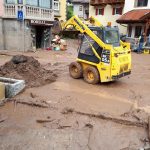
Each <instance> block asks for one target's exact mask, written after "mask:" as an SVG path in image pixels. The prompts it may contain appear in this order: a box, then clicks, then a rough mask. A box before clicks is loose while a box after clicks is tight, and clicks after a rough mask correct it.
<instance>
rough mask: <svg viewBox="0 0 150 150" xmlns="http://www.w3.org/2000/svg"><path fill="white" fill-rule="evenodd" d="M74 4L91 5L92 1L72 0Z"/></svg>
mask: <svg viewBox="0 0 150 150" xmlns="http://www.w3.org/2000/svg"><path fill="white" fill-rule="evenodd" d="M72 3H90V0H72Z"/></svg>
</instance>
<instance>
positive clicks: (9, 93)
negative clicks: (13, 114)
mask: <svg viewBox="0 0 150 150" xmlns="http://www.w3.org/2000/svg"><path fill="white" fill-rule="evenodd" d="M0 82H2V83H4V84H5V96H6V98H11V97H14V96H15V95H17V94H18V93H20V92H21V91H22V90H23V89H24V88H25V81H24V80H17V79H11V78H3V77H0Z"/></svg>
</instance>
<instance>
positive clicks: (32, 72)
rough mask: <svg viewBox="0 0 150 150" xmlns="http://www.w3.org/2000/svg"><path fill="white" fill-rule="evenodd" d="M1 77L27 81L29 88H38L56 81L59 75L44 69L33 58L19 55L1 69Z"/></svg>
mask: <svg viewBox="0 0 150 150" xmlns="http://www.w3.org/2000/svg"><path fill="white" fill-rule="evenodd" d="M0 76H2V77H8V78H15V79H20V80H25V82H26V86H27V87H37V86H41V85H45V84H48V83H51V82H54V81H56V78H57V75H56V74H55V73H53V72H52V71H50V70H46V69H44V68H42V66H41V64H40V63H39V62H38V60H36V59H34V58H33V57H28V56H23V55H17V56H14V57H13V58H12V59H11V60H10V61H9V62H7V63H5V64H4V65H3V66H1V67H0Z"/></svg>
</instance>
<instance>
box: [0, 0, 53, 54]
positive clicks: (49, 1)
mask: <svg viewBox="0 0 150 150" xmlns="http://www.w3.org/2000/svg"><path fill="white" fill-rule="evenodd" d="M53 7H54V4H53V0H0V37H1V38H0V49H1V50H18V51H28V50H31V49H38V48H46V47H49V45H50V42H51V27H52V26H53V21H54V9H53Z"/></svg>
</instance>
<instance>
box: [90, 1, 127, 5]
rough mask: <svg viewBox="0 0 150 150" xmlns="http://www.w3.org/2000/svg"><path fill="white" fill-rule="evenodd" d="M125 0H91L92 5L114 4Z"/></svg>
mask: <svg viewBox="0 0 150 150" xmlns="http://www.w3.org/2000/svg"><path fill="white" fill-rule="evenodd" d="M124 2H125V0H90V5H93V6H95V5H107V4H110V5H113V4H122V3H124Z"/></svg>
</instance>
